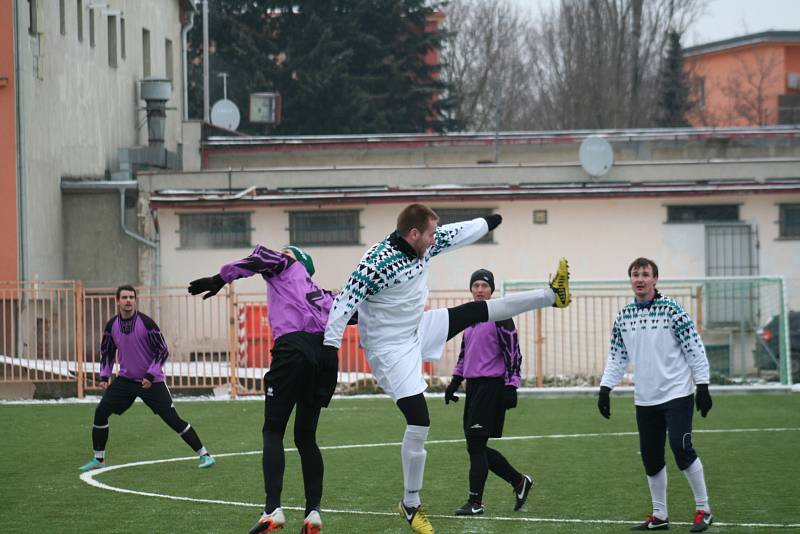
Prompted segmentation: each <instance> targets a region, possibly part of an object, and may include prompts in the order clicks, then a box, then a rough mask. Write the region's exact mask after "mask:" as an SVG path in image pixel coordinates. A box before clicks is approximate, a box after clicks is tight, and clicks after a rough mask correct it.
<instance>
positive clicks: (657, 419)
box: [597, 258, 713, 532]
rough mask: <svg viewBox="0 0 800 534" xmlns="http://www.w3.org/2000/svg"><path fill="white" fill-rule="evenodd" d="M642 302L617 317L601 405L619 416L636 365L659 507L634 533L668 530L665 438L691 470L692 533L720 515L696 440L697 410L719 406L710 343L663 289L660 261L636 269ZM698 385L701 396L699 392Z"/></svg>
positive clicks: (643, 442)
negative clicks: (619, 398)
mask: <svg viewBox="0 0 800 534" xmlns="http://www.w3.org/2000/svg"><path fill="white" fill-rule="evenodd" d="M628 276H629V277H630V282H631V288H632V289H633V292H634V295H635V297H636V298H635V299H634V301H633V302H631V303H630V304H628V305H627V306H625V307H624V308H622V309H621V310H620V311H619V313H618V314H617V318H616V319H615V321H614V326H613V329H612V334H611V347H610V349H609V352H608V363H607V364H606V368H605V371H604V372H603V378H602V380H601V381H600V395H599V398H598V403H597V405H598V408H599V409H600V413H601V414H602V415H603V417H605V418H607V419H608V418H609V417H610V416H611V403H610V399H609V393H610V392H611V389H613V388H614V387H615V386H616V385H617V384H619V382H620V381H621V380H622V377H623V375H624V373H625V369H626V368H627V367H628V365H629V364H631V365H633V373H634V383H635V386H634V404H635V405H636V425H637V427H638V429H639V449H640V452H641V455H642V463H644V469H645V473H646V474H647V483H648V486H649V487H650V496H651V498H652V503H653V511H652V513H651V514H650V515H649V516H648V517H647V519H646V520H645V521H644V522H643V523H641V524H638V525H636V526H634V527H633V529H632V530H667V529H669V517H668V514H667V469H666V463H665V461H664V441H665V438H666V436H667V435H668V436H669V445H670V448H671V449H672V453H673V455H674V457H675V463H676V464H678V468H679V469H680V470H681V471H683V474H684V475H685V476H686V479H687V480H688V481H689V486H691V488H692V492H693V493H694V498H695V504H696V509H695V514H694V520H693V522H692V527H691V529H690V530H691V531H692V532H702V531H704V530H706V529H707V528H708V526H709V525H710V524H711V521H712V520H713V516H712V514H711V508H710V507H709V504H708V492H707V491H706V482H705V475H704V473H703V464H702V462H701V461H700V458H698V457H697V453H696V452H695V450H694V447H693V445H692V412H693V408H694V406H695V404H696V406H697V410H698V411H700V415H702V416H703V417H705V416H706V414H707V413H708V411H709V410H710V409H711V404H712V403H711V395H710V394H709V392H708V383H709V366H708V358H707V357H706V351H705V347H704V346H703V341H702V340H701V339H700V335H699V334H698V332H697V329H696V328H695V326H694V322H693V321H692V319H691V317H689V314H687V313H686V312H685V311H684V309H683V308H682V307H681V305H680V304H678V303H677V302H676V301H675V300H673V299H671V298H669V297H665V296H663V295H661V293H659V292H658V290H657V289H656V282H658V266H657V265H656V264H655V262H653V261H652V260H649V259H647V258H637V259H636V260H634V261H633V263H631V265H630V266H629V267H628ZM695 386H696V394H695Z"/></svg>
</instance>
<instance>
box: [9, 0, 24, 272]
mask: <svg viewBox="0 0 800 534" xmlns="http://www.w3.org/2000/svg"><path fill="white" fill-rule="evenodd" d="M11 5H12V9H13V10H14V15H13V16H14V30H13V39H14V67H15V69H14V72H15V79H14V92H15V96H16V103H17V105H16V113H17V116H16V121H15V123H16V125H15V126H16V130H17V131H16V135H17V222H18V224H19V228H17V239H19V242H18V243H17V253H18V254H19V258H18V259H17V269H19V272H18V273H17V278H19V279H20V280H27V278H28V262H27V261H26V257H27V255H28V246H27V245H28V232H27V228H28V224H27V215H26V214H27V211H28V207H27V205H26V203H27V189H28V188H27V186H26V184H27V180H26V179H25V172H26V169H25V137H24V136H25V132H24V130H23V125H22V117H23V114H22V112H23V105H22V97H23V94H22V87H21V85H22V67H21V66H20V58H19V43H18V39H19V7H18V6H17V2H12V3H11Z"/></svg>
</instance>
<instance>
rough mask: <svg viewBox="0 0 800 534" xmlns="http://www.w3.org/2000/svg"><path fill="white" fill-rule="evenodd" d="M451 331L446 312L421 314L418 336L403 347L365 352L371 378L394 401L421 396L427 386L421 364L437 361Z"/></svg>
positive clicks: (433, 311) (430, 311)
mask: <svg viewBox="0 0 800 534" xmlns="http://www.w3.org/2000/svg"><path fill="white" fill-rule="evenodd" d="M449 327H450V319H449V312H448V311H447V308H440V309H437V310H429V311H426V312H425V313H423V314H422V319H421V320H420V323H419V327H418V328H417V335H416V336H414V338H412V339H410V340H408V343H406V344H403V345H395V346H393V347H386V348H377V349H372V350H367V351H366V354H367V360H368V361H369V366H370V369H372V375H373V376H374V377H375V380H377V382H378V386H380V387H381V389H383V391H385V392H386V394H387V395H389V397H391V399H392V400H393V401H397V400H398V399H402V398H405V397H411V396H413V395H417V394H419V393H422V392H423V391H425V389H427V387H428V384H427V383H426V382H425V378H424V377H423V375H422V360H423V359H425V360H438V359H440V358H441V357H442V353H443V352H444V345H445V343H447V331H448V329H449Z"/></svg>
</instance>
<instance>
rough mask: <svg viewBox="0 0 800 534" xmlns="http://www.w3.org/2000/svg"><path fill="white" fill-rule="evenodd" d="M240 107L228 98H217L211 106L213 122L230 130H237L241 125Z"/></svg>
mask: <svg viewBox="0 0 800 534" xmlns="http://www.w3.org/2000/svg"><path fill="white" fill-rule="evenodd" d="M239 119H241V115H239V108H237V107H236V104H234V103H233V102H231V101H230V100H227V99H224V98H223V99H222V100H217V102H216V104H214V107H212V108H211V124H213V125H214V126H219V127H220V128H227V129H228V130H235V129H236V128H238V127H239Z"/></svg>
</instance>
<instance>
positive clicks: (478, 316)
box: [447, 300, 489, 341]
mask: <svg viewBox="0 0 800 534" xmlns="http://www.w3.org/2000/svg"><path fill="white" fill-rule="evenodd" d="M447 318H448V319H449V321H450V323H449V326H448V328H447V340H448V341H450V340H451V339H453V338H454V337H456V336H457V335H458V334H460V333H461V332H463V331H464V330H465V329H466V328H468V327H470V326H472V325H475V324H478V323H485V322H486V321H488V320H489V307H488V306H487V304H486V302H484V301H482V300H481V301H472V302H467V303H466V304H462V305H460V306H454V307H453V308H447Z"/></svg>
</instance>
